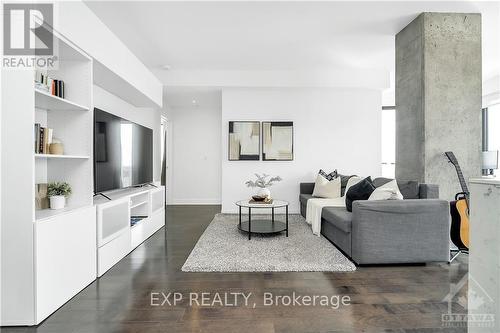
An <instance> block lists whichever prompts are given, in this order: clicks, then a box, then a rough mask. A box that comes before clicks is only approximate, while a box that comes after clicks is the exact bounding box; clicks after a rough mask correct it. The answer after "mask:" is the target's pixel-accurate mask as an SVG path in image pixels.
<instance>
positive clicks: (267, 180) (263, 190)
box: [245, 173, 283, 199]
mask: <svg viewBox="0 0 500 333" xmlns="http://www.w3.org/2000/svg"><path fill="white" fill-rule="evenodd" d="M255 177H256V179H255V180H247V181H246V182H245V185H246V186H247V187H251V188H257V189H258V191H257V193H256V195H258V196H259V197H265V198H267V199H271V191H270V190H269V187H271V186H273V185H274V184H275V183H277V182H280V181H282V180H283V179H281V177H280V176H274V177H271V176H270V175H268V174H265V173H263V174H262V175H261V174H258V173H256V174H255Z"/></svg>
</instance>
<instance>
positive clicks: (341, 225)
mask: <svg viewBox="0 0 500 333" xmlns="http://www.w3.org/2000/svg"><path fill="white" fill-rule="evenodd" d="M321 218H323V219H324V220H325V221H326V222H328V223H330V224H332V225H333V226H335V227H336V228H338V229H340V230H342V231H343V232H347V233H349V232H351V229H352V213H350V212H348V211H347V209H345V208H343V207H324V208H323V211H322V212H321Z"/></svg>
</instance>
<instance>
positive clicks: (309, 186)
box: [300, 183, 314, 194]
mask: <svg viewBox="0 0 500 333" xmlns="http://www.w3.org/2000/svg"><path fill="white" fill-rule="evenodd" d="M313 192H314V183H300V194H313Z"/></svg>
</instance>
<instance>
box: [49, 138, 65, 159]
mask: <svg viewBox="0 0 500 333" xmlns="http://www.w3.org/2000/svg"><path fill="white" fill-rule="evenodd" d="M49 153H50V154H52V155H64V146H63V144H62V142H61V140H59V139H56V138H54V139H52V143H51V144H50V145H49Z"/></svg>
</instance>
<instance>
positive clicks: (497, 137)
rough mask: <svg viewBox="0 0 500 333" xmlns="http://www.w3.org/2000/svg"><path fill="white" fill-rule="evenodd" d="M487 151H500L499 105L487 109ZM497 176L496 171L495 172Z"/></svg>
mask: <svg viewBox="0 0 500 333" xmlns="http://www.w3.org/2000/svg"><path fill="white" fill-rule="evenodd" d="M487 113H488V116H487V119H488V120H487V124H486V126H488V128H487V131H486V132H487V133H488V134H487V146H486V147H484V148H486V149H487V150H490V151H491V150H500V104H496V105H492V106H489V107H488V109H487ZM495 174H498V170H495Z"/></svg>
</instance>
